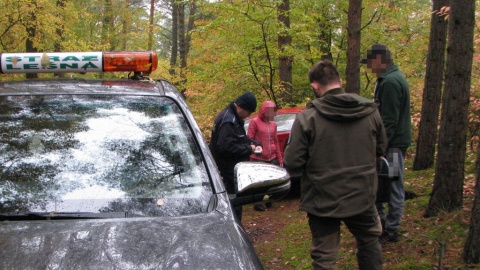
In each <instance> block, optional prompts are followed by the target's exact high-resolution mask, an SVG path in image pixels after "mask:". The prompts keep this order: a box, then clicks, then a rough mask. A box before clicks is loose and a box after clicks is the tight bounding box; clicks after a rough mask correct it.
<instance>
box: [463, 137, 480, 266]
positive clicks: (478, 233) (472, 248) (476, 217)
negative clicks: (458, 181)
mask: <svg viewBox="0 0 480 270" xmlns="http://www.w3.org/2000/svg"><path fill="white" fill-rule="evenodd" d="M475 167H476V173H477V183H476V184H475V200H474V201H473V209H472V217H471V219H470V230H469V232H468V237H467V240H466V241H465V246H464V248H463V260H464V261H465V263H480V146H479V147H478V149H477V161H476V162H475Z"/></svg>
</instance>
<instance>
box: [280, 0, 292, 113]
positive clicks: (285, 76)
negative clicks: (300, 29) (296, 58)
mask: <svg viewBox="0 0 480 270" xmlns="http://www.w3.org/2000/svg"><path fill="white" fill-rule="evenodd" d="M277 12H278V15H277V20H278V25H279V27H280V31H279V34H278V41H277V46H278V52H279V57H278V72H279V76H280V87H281V95H280V96H281V97H282V99H281V100H282V104H291V103H292V102H293V87H292V63H293V56H292V55H291V54H290V53H289V52H288V47H290V45H291V43H292V37H291V36H290V33H289V31H290V0H282V2H281V3H280V4H279V5H278V7H277ZM277 107H281V104H277Z"/></svg>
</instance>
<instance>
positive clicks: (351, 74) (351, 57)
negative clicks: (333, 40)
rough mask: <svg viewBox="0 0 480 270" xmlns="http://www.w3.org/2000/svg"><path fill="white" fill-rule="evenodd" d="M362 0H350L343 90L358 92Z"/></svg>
mask: <svg viewBox="0 0 480 270" xmlns="http://www.w3.org/2000/svg"><path fill="white" fill-rule="evenodd" d="M361 23H362V0H350V1H349V4H348V27H347V71H346V73H347V75H346V85H345V92H347V93H356V94H359V93H360V40H361V32H360V29H361Z"/></svg>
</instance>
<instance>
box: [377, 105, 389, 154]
mask: <svg viewBox="0 0 480 270" xmlns="http://www.w3.org/2000/svg"><path fill="white" fill-rule="evenodd" d="M375 121H376V123H377V149H376V152H377V157H380V156H384V155H385V153H386V151H387V146H388V140H387V134H386V132H385V127H384V125H383V121H382V117H381V116H380V114H379V112H378V110H377V111H376V112H375Z"/></svg>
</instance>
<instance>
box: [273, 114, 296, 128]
mask: <svg viewBox="0 0 480 270" xmlns="http://www.w3.org/2000/svg"><path fill="white" fill-rule="evenodd" d="M296 116H297V114H296V113H286V114H277V115H276V116H275V122H277V132H287V131H288V132H289V131H290V130H291V129H292V126H293V122H294V121H295V117H296Z"/></svg>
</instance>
